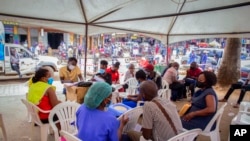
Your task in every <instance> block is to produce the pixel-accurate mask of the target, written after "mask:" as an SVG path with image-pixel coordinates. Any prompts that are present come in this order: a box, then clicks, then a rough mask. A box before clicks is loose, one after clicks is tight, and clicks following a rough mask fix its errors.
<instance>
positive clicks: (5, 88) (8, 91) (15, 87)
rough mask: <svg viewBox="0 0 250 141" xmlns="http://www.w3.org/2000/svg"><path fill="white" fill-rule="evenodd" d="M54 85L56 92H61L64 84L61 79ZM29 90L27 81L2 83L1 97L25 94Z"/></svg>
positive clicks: (0, 86) (0, 87)
mask: <svg viewBox="0 0 250 141" xmlns="http://www.w3.org/2000/svg"><path fill="white" fill-rule="evenodd" d="M53 85H54V86H56V93H57V94H61V93H62V89H63V85H62V84H61V82H60V81H54V82H53ZM27 91H28V86H27V85H26V83H25V82H23V83H20V84H1V85H0V92H1V93H0V97H2V96H16V95H25V94H26V93H27Z"/></svg>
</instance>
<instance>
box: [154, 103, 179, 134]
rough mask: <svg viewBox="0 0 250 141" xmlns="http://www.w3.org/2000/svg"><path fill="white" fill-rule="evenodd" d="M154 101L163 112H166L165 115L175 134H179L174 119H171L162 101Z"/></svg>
mask: <svg viewBox="0 0 250 141" xmlns="http://www.w3.org/2000/svg"><path fill="white" fill-rule="evenodd" d="M152 102H154V103H155V104H156V105H157V106H158V107H159V109H160V110H161V112H162V113H163V114H164V116H165V117H166V119H167V121H168V122H169V124H170V126H171V127H172V129H173V130H174V133H175V135H177V134H178V133H177V130H176V128H175V126H174V123H173V121H172V120H171V118H170V117H169V115H168V113H167V112H166V110H165V109H164V108H163V107H162V105H161V104H160V103H158V102H157V101H156V100H153V101H152Z"/></svg>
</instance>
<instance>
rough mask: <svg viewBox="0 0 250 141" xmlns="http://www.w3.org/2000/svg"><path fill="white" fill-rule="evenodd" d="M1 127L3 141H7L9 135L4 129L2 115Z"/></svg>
mask: <svg viewBox="0 0 250 141" xmlns="http://www.w3.org/2000/svg"><path fill="white" fill-rule="evenodd" d="M0 127H1V128H2V133H3V140H4V141H7V134H6V130H5V127H4V122H3V117H2V114H0Z"/></svg>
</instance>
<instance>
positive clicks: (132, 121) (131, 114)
mask: <svg viewBox="0 0 250 141" xmlns="http://www.w3.org/2000/svg"><path fill="white" fill-rule="evenodd" d="M142 112H143V110H142V106H139V107H135V108H133V109H131V110H129V111H127V112H125V113H123V114H122V115H121V116H119V117H118V120H120V119H121V117H122V116H127V117H128V118H129V121H128V123H127V124H126V125H125V126H124V128H123V132H127V131H130V130H133V129H134V128H135V126H136V124H137V120H138V118H139V117H140V115H141V114H142Z"/></svg>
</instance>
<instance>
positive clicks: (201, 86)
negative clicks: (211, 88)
mask: <svg viewBox="0 0 250 141" xmlns="http://www.w3.org/2000/svg"><path fill="white" fill-rule="evenodd" d="M205 86H206V83H205V82H200V81H197V83H196V87H198V88H204V87H205Z"/></svg>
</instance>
